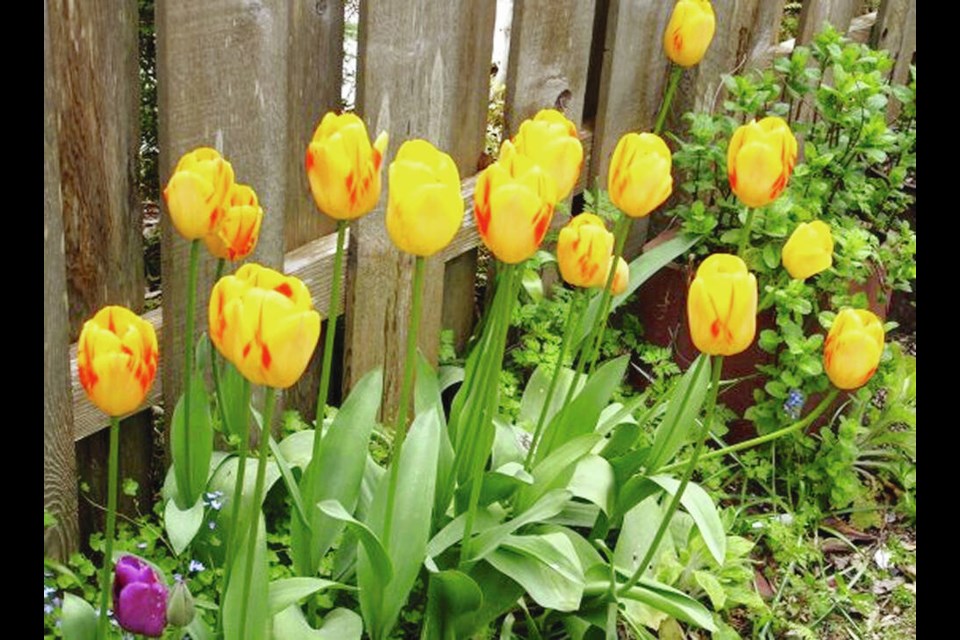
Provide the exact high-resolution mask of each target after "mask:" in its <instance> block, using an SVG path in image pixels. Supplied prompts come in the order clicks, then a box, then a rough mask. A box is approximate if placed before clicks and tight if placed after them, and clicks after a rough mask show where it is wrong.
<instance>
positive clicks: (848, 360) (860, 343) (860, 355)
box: [823, 309, 884, 390]
mask: <svg viewBox="0 0 960 640" xmlns="http://www.w3.org/2000/svg"><path fill="white" fill-rule="evenodd" d="M883 340H884V332H883V324H882V323H881V322H880V318H878V317H877V316H876V315H875V314H874V313H872V312H870V311H867V310H866V309H843V310H842V311H841V312H840V313H838V314H837V317H836V318H835V319H834V321H833V326H831V327H830V332H829V333H827V340H826V342H824V345H823V367H824V369H826V371H827V376H828V377H829V378H830V382H832V383H833V384H834V386H836V387H837V388H838V389H844V390H850V389H859V388H860V387H862V386H863V385H865V384H867V382H868V381H869V380H870V378H872V377H873V374H874V373H876V371H877V367H878V366H879V365H880V356H881V355H883Z"/></svg>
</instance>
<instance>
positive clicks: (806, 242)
mask: <svg viewBox="0 0 960 640" xmlns="http://www.w3.org/2000/svg"><path fill="white" fill-rule="evenodd" d="M832 264H833V237H832V236H831V235H830V225H828V224H827V223H825V222H823V221H821V220H814V221H813V222H809V223H807V222H801V223H800V224H799V225H798V226H797V228H796V229H794V231H793V233H792V234H790V239H789V240H787V243H786V244H785V245H783V266H784V267H786V269H787V272H789V273H790V277H792V278H796V279H797V280H805V279H806V278H809V277H810V276H815V275H817V274H818V273H820V272H821V271H823V270H825V269H829V268H830V266H831V265H832Z"/></svg>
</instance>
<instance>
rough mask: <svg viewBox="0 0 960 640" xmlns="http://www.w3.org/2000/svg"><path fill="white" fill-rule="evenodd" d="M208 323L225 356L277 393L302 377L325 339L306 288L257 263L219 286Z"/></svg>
mask: <svg viewBox="0 0 960 640" xmlns="http://www.w3.org/2000/svg"><path fill="white" fill-rule="evenodd" d="M208 318H209V321H210V338H211V339H212V340H213V343H214V345H215V346H216V347H217V349H218V350H219V351H220V353H222V354H223V356H224V357H225V358H226V359H227V360H229V361H230V362H232V363H233V364H234V366H236V367H237V370H238V371H240V373H241V374H243V376H244V377H245V378H247V379H248V380H249V381H250V382H252V383H254V384H261V385H266V386H269V387H274V388H278V389H285V388H287V387H290V386H291V385H293V383H295V382H296V381H297V380H298V379H299V378H300V376H301V375H302V374H303V371H304V369H306V367H307V364H308V363H309V362H310V356H311V355H312V354H313V350H314V349H315V348H316V346H317V340H318V339H319V337H320V314H319V313H317V312H316V311H315V310H314V309H313V302H312V300H311V298H310V291H309V290H307V287H306V285H304V284H303V282H301V281H300V280H299V279H297V278H295V277H293V276H285V275H283V274H282V273H279V272H277V271H274V270H273V269H269V268H267V267H263V266H261V265H259V264H256V263H249V264H245V265H243V266H242V267H240V268H239V269H238V270H237V272H236V274H234V275H229V276H225V277H223V278H221V279H220V280H219V281H218V282H217V283H216V285H214V287H213V291H212V293H211V295H210V306H209V313H208Z"/></svg>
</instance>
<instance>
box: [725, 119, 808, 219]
mask: <svg viewBox="0 0 960 640" xmlns="http://www.w3.org/2000/svg"><path fill="white" fill-rule="evenodd" d="M796 161H797V139H796V138H794V137H793V133H792V132H791V131H790V127H789V126H788V125H787V123H786V122H784V121H783V120H782V119H781V118H777V117H776V116H770V117H768V118H763V119H762V120H760V121H759V122H757V121H756V120H751V121H750V122H748V123H747V124H745V125H743V126H742V127H740V128H738V129H737V130H736V131H734V133H733V137H732V138H730V146H729V147H728V148H727V175H728V177H729V178H730V188H731V189H733V192H734V193H735V194H736V195H737V197H738V198H740V201H741V202H743V204H745V205H747V206H748V207H762V206H763V205H765V204H769V203H771V202H773V201H774V200H776V199H777V196H779V195H780V193H781V192H782V191H783V189H784V187H786V186H787V180H789V178H790V174H791V173H792V172H793V165H794V164H795V163H796Z"/></svg>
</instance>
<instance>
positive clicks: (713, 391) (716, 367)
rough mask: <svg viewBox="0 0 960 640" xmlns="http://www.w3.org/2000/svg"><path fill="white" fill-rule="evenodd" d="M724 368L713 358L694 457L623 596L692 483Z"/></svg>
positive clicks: (620, 590)
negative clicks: (708, 393) (691, 478)
mask: <svg viewBox="0 0 960 640" xmlns="http://www.w3.org/2000/svg"><path fill="white" fill-rule="evenodd" d="M722 369H723V356H716V357H715V358H714V359H713V379H712V380H711V382H710V396H709V397H708V398H707V413H706V417H705V418H704V420H703V423H702V424H701V425H700V429H698V430H697V436H696V443H697V445H696V448H694V450H693V457H691V458H690V460H689V461H688V462H687V466H686V469H684V471H683V477H682V478H681V479H680V486H679V487H677V491H676V493H674V494H673V499H672V500H671V501H670V506H668V507H667V511H666V513H664V514H663V519H662V520H661V521H660V526H659V527H657V533H656V535H654V536H653V541H652V542H651V543H650V546H649V547H648V548H647V552H646V553H645V554H644V556H643V560H641V561H640V564H638V565H637V568H636V570H635V571H634V572H633V575H631V576H630V578H629V579H628V580H627V581H626V582H625V583H624V584H623V585H621V586H620V587H619V588H618V589H617V591H616V594H617V595H618V596H622V595H623V594H625V593H627V592H628V591H630V589H632V588H633V586H634V585H635V584H637V581H639V580H640V578H641V576H643V574H644V573H645V572H646V570H647V567H648V566H649V564H650V561H651V560H653V555H654V554H655V553H656V552H657V548H658V547H659V546H660V541H661V540H663V535H664V534H665V533H666V532H667V529H668V528H669V527H670V521H671V520H672V519H673V514H674V513H676V511H677V507H679V506H680V500H681V499H682V498H683V492H684V491H686V489H687V485H688V484H689V483H690V477H691V476H692V475H693V470H694V469H695V468H696V467H697V461H698V460H699V459H700V453H701V452H702V451H703V445H704V443H705V442H706V440H707V431H708V430H709V429H710V424H711V423H712V422H713V413H714V410H715V409H716V407H717V392H718V391H719V389H720V371H721V370H722Z"/></svg>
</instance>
